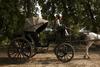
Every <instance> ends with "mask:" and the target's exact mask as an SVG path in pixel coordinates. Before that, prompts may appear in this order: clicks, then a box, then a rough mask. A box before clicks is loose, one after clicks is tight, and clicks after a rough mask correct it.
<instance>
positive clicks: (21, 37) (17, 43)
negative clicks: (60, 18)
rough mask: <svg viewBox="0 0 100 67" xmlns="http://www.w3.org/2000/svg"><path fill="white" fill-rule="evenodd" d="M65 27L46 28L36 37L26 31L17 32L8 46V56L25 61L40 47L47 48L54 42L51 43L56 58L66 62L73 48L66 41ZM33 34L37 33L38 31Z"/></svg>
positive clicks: (69, 58) (36, 52)
mask: <svg viewBox="0 0 100 67" xmlns="http://www.w3.org/2000/svg"><path fill="white" fill-rule="evenodd" d="M65 29H66V28H65V27H64V26H59V27H58V28H57V29H50V28H46V29H45V30H44V31H43V32H41V33H40V35H39V36H38V38H32V37H34V36H35V35H34V36H31V35H30V34H27V33H21V34H18V33H17V35H16V36H15V35H14V37H13V39H12V40H11V43H10V45H9V47H8V57H9V58H10V59H13V60H15V61H20V62H25V61H27V60H28V59H29V58H31V57H33V56H35V55H36V54H38V53H39V48H40V47H41V48H44V47H45V48H49V45H50V44H55V45H53V47H54V53H55V55H56V57H57V58H58V60H60V61H62V62H68V61H70V60H71V59H72V58H73V57H74V49H73V47H72V46H71V44H70V43H68V42H67V41H66V35H65ZM35 34H36V35H38V33H35ZM41 36H44V37H41ZM27 37H28V38H27ZM41 38H42V39H41ZM37 39H39V42H37ZM30 40H31V41H30ZM37 45H38V46H37Z"/></svg>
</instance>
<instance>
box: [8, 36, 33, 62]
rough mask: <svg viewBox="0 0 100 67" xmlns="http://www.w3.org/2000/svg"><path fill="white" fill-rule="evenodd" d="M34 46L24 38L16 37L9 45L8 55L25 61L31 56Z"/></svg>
mask: <svg viewBox="0 0 100 67" xmlns="http://www.w3.org/2000/svg"><path fill="white" fill-rule="evenodd" d="M31 50H32V47H31V45H30V43H29V42H28V41H27V40H26V39H24V38H20V37H19V38H16V39H14V40H12V41H11V44H10V45H9V47H8V57H9V58H10V59H12V60H14V61H16V62H25V61H27V60H28V59H29V58H30V56H31Z"/></svg>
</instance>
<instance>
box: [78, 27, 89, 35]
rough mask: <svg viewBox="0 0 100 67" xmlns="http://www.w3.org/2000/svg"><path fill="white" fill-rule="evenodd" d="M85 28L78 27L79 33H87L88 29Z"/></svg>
mask: <svg viewBox="0 0 100 67" xmlns="http://www.w3.org/2000/svg"><path fill="white" fill-rule="evenodd" d="M85 28H86V27H84V28H82V29H80V30H79V32H80V33H83V34H88V33H89V31H88V30H86V29H85Z"/></svg>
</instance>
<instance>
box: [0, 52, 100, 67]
mask: <svg viewBox="0 0 100 67" xmlns="http://www.w3.org/2000/svg"><path fill="white" fill-rule="evenodd" d="M90 57H91V59H84V58H83V52H75V56H74V58H73V59H72V60H71V61H70V62H68V63H62V62H60V61H58V60H57V58H56V56H55V55H54V53H51V52H50V53H43V54H37V55H35V56H34V57H33V58H31V59H30V61H29V62H26V63H24V64H12V63H11V62H10V60H9V59H8V57H7V53H2V52H1V53H0V67H100V51H96V52H94V51H92V52H90Z"/></svg>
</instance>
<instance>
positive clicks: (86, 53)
mask: <svg viewBox="0 0 100 67" xmlns="http://www.w3.org/2000/svg"><path fill="white" fill-rule="evenodd" d="M92 44H93V41H87V46H86V51H85V55H84V58H88V59H89V58H90V57H89V48H90V47H91V46H92Z"/></svg>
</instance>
